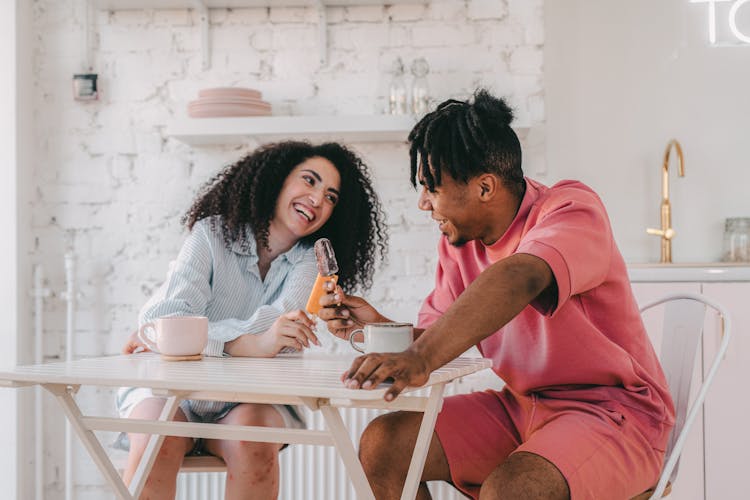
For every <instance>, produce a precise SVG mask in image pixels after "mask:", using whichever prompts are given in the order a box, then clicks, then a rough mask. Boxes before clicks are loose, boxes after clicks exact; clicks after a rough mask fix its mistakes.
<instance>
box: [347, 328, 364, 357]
mask: <svg viewBox="0 0 750 500" xmlns="http://www.w3.org/2000/svg"><path fill="white" fill-rule="evenodd" d="M359 332H362V335H364V334H365V331H364V330H363V329H361V328H357V329H356V330H353V331H352V333H350V334H349V345H350V346H352V347H353V348H354V350H355V351H359V352H361V353H362V354H364V353H365V350H364V349H362V348H361V347H359V346H358V345H357V344H355V343H354V334H355V333H359Z"/></svg>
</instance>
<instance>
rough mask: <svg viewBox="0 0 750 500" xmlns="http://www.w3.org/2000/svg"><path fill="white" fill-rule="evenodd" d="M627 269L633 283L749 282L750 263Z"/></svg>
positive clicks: (632, 266)
mask: <svg viewBox="0 0 750 500" xmlns="http://www.w3.org/2000/svg"><path fill="white" fill-rule="evenodd" d="M627 267H628V276H629V277H630V281H631V282H634V283H649V282H657V283H658V282H665V283H668V282H676V281H688V282H711V281H718V282H732V281H750V262H743V263H729V262H707V263H675V264H657V263H629V264H628V265H627Z"/></svg>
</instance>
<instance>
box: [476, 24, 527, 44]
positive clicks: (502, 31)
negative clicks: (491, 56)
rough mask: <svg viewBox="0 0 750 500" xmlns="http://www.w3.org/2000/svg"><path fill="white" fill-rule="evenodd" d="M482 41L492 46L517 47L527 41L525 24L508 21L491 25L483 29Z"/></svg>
mask: <svg viewBox="0 0 750 500" xmlns="http://www.w3.org/2000/svg"><path fill="white" fill-rule="evenodd" d="M480 36H481V42H482V43H487V44H488V45H489V46H491V47H495V48H497V47H517V46H519V45H523V44H524V43H526V31H525V28H524V26H523V25H521V24H519V23H515V22H510V21H506V22H503V23H502V24H501V25H494V24H493V25H489V26H487V27H485V28H484V29H482V30H481V35H480Z"/></svg>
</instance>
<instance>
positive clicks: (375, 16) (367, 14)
mask: <svg viewBox="0 0 750 500" xmlns="http://www.w3.org/2000/svg"><path fill="white" fill-rule="evenodd" d="M344 12H345V13H344V18H345V19H346V20H347V21H349V22H355V23H361V22H370V23H378V22H380V21H382V20H383V14H384V12H385V8H384V7H383V6H381V5H361V6H355V7H346V8H345V9H344Z"/></svg>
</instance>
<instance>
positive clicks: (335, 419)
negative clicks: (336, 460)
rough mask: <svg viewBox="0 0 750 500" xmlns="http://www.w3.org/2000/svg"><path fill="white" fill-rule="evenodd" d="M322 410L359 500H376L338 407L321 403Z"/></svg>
mask: <svg viewBox="0 0 750 500" xmlns="http://www.w3.org/2000/svg"><path fill="white" fill-rule="evenodd" d="M320 411H321V413H322V414H323V419H324V420H325V422H326V425H327V426H328V430H329V431H330V432H331V437H332V438H333V443H334V445H335V446H336V449H337V450H338V452H339V455H340V456H341V460H342V461H343V462H344V467H345V468H346V472H347V473H348V474H349V478H350V479H351V480H352V484H353V485H354V491H356V492H357V498H358V500H375V495H374V494H373V493H372V488H370V483H369V482H367V476H365V470H364V469H363V468H362V464H361V463H360V461H359V457H357V450H356V449H355V448H354V443H352V438H351V437H350V436H349V431H348V430H347V428H346V426H345V425H344V421H343V420H342V418H341V414H340V413H339V410H338V408H334V407H332V406H328V405H321V406H320Z"/></svg>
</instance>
